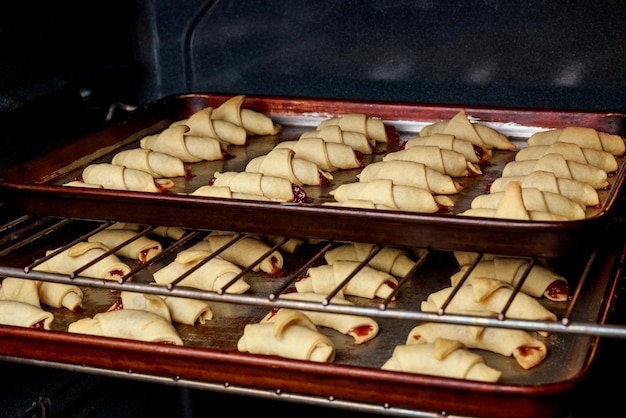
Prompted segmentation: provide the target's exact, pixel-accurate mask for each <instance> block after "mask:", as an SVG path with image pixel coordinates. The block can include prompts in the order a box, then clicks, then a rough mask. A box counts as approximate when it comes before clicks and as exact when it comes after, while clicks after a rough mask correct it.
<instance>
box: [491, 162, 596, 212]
mask: <svg viewBox="0 0 626 418" xmlns="http://www.w3.org/2000/svg"><path fill="white" fill-rule="evenodd" d="M512 181H518V182H520V185H521V187H522V189H525V188H531V187H532V188H535V189H539V190H541V191H545V192H552V193H557V194H560V195H563V196H565V197H567V198H569V199H571V200H573V201H575V202H578V203H580V204H581V205H583V206H598V205H600V203H601V202H600V197H599V195H598V191H597V190H596V189H594V188H593V187H591V185H590V184H588V183H583V182H582V181H578V180H573V179H568V178H559V177H557V176H556V175H555V174H554V173H552V172H549V171H541V170H538V171H533V172H531V173H530V174H528V175H523V176H507V177H498V178H497V179H495V180H494V181H493V182H492V183H491V186H489V191H490V192H491V193H497V192H503V191H504V190H506V188H507V187H508V185H509V183H511V182H512Z"/></svg>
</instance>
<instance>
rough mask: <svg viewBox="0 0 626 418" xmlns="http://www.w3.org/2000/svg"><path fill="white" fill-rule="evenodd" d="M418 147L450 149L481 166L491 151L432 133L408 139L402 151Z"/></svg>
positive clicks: (463, 140)
mask: <svg viewBox="0 0 626 418" xmlns="http://www.w3.org/2000/svg"><path fill="white" fill-rule="evenodd" d="M418 145H432V146H436V147H439V148H443V149H450V150H452V151H456V152H458V153H461V154H463V156H464V157H465V159H466V160H467V161H469V162H472V163H474V164H481V163H483V162H485V161H487V160H489V159H490V158H491V156H492V154H493V153H492V151H491V149H484V148H481V147H480V146H478V145H475V144H473V143H471V142H470V141H468V140H467V139H462V138H457V137H455V136H454V135H452V134H444V133H434V134H432V135H428V136H416V137H412V138H409V139H408V140H407V141H406V143H405V144H404V149H407V148H411V147H415V146H418Z"/></svg>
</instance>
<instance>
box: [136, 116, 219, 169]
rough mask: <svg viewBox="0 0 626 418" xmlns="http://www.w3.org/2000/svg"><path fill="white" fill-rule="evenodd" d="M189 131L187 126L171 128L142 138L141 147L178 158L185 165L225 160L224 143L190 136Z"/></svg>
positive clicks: (204, 137) (214, 139)
mask: <svg viewBox="0 0 626 418" xmlns="http://www.w3.org/2000/svg"><path fill="white" fill-rule="evenodd" d="M188 130H189V127H188V126H187V125H177V126H171V127H168V128H166V129H164V130H163V131H162V132H161V133H159V134H155V135H148V136H145V137H143V138H141V139H140V140H139V146H140V147H141V148H144V149H149V150H152V151H157V152H162V153H164V154H168V155H171V156H174V157H177V158H179V159H180V160H182V161H183V162H185V163H197V162H200V161H218V160H223V159H224V151H225V144H224V143H223V142H221V141H220V140H218V139H217V138H211V137H208V136H196V135H188V134H187V131H188Z"/></svg>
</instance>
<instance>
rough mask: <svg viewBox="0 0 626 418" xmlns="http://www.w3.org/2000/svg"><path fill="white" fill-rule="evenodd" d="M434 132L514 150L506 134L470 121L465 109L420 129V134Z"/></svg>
mask: <svg viewBox="0 0 626 418" xmlns="http://www.w3.org/2000/svg"><path fill="white" fill-rule="evenodd" d="M435 133H444V134H451V135H454V136H455V137H456V138H460V139H465V140H468V141H470V142H471V143H472V144H474V145H477V146H479V147H481V148H484V149H493V148H495V149H502V150H514V149H515V148H516V147H515V144H514V143H512V142H511V141H510V140H509V139H508V138H507V137H506V135H504V134H501V133H500V132H498V131H496V130H495V129H493V128H490V127H489V126H487V125H484V124H481V123H473V122H471V121H470V120H469V118H468V117H467V113H466V112H465V110H461V111H460V112H459V113H457V114H456V115H455V116H454V117H453V118H452V119H450V120H446V121H441V122H437V123H434V124H431V125H427V126H425V127H424V128H422V130H420V136H429V135H432V134H435Z"/></svg>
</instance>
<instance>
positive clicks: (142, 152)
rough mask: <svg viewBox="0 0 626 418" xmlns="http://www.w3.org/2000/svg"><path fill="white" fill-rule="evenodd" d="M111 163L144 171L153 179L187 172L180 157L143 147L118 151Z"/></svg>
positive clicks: (177, 175)
mask: <svg viewBox="0 0 626 418" xmlns="http://www.w3.org/2000/svg"><path fill="white" fill-rule="evenodd" d="M111 164H113V165H121V166H124V167H126V168H134V169H136V170H141V171H145V172H147V173H150V175H151V176H152V177H154V178H155V179H160V178H164V177H184V176H185V175H186V174H187V171H186V170H185V166H184V164H183V161H182V160H181V159H180V158H178V157H174V156H172V155H169V154H164V153H162V152H157V151H152V150H149V149H143V148H132V149H127V150H124V151H120V152H118V153H117V154H115V155H114V156H113V159H111Z"/></svg>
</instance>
